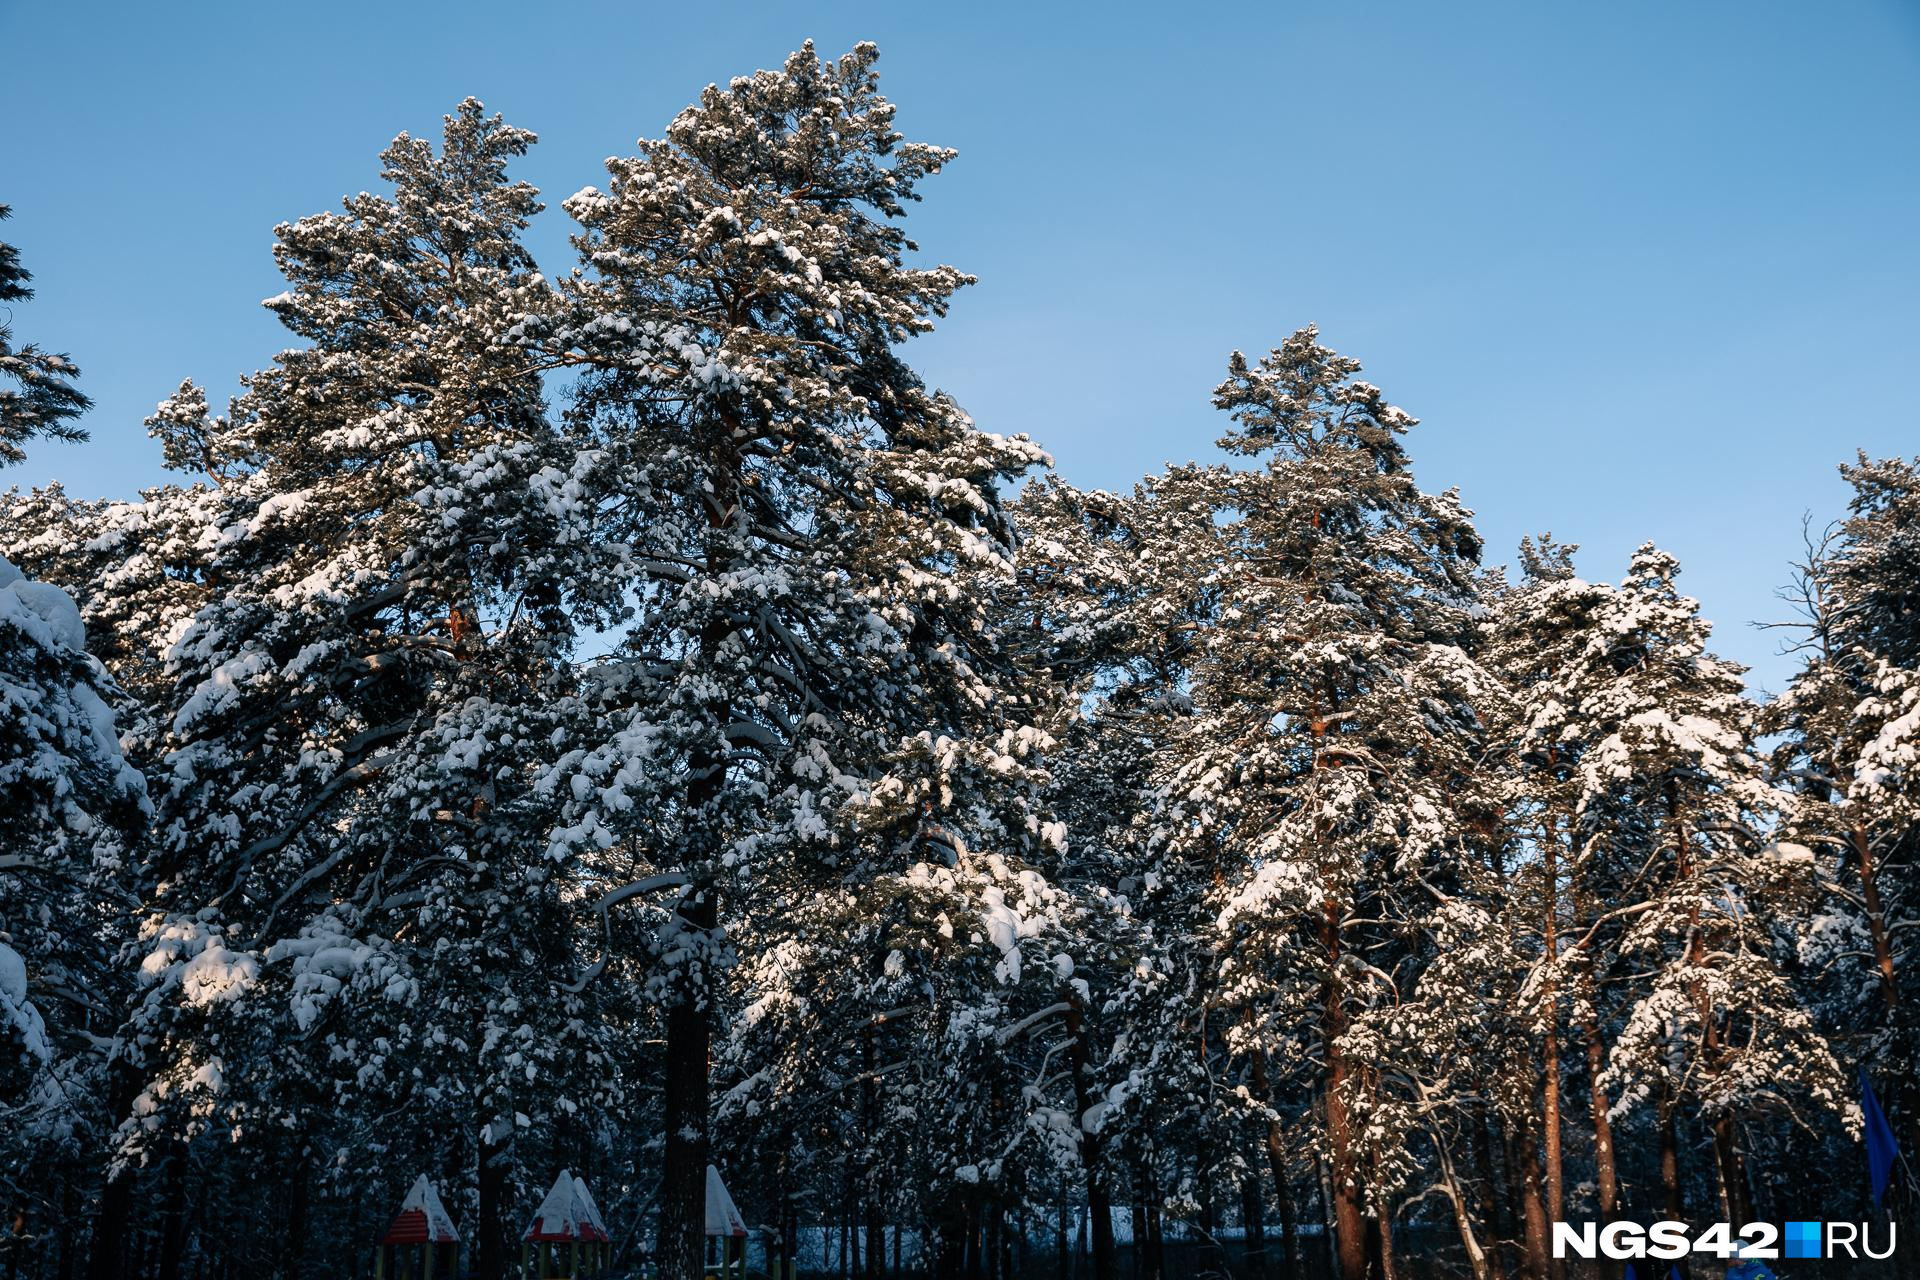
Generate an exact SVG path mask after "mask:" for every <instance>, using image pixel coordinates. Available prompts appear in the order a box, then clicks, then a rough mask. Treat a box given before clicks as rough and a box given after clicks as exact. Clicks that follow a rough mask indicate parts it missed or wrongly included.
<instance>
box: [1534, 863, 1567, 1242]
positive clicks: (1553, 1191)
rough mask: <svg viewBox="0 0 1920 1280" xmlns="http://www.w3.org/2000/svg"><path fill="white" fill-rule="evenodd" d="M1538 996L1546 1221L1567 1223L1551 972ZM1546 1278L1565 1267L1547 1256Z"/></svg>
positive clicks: (1556, 945)
mask: <svg viewBox="0 0 1920 1280" xmlns="http://www.w3.org/2000/svg"><path fill="white" fill-rule="evenodd" d="M1559 840H1560V833H1559V831H1558V829H1557V827H1553V828H1552V829H1549V831H1548V832H1547V839H1546V840H1545V841H1544V842H1543V845H1542V850H1541V852H1542V855H1543V857H1544V859H1545V863H1544V872H1545V877H1546V913H1545V928H1544V930H1543V941H1544V943H1545V948H1546V958H1547V963H1548V964H1549V965H1553V964H1557V963H1558V961H1559V958H1560V937H1559V919H1558V917H1559V914H1560V912H1559V901H1560V864H1559ZM1548 972H1549V976H1548V978H1547V981H1546V983H1545V989H1544V990H1543V991H1542V993H1541V1000H1542V1005H1543V1007H1544V1009H1545V1013H1546V1036H1545V1040H1544V1043H1543V1044H1542V1046H1541V1055H1540V1056H1541V1076H1542V1079H1541V1105H1540V1124H1541V1127H1542V1129H1543V1131H1544V1137H1545V1139H1546V1152H1547V1168H1546V1180H1547V1206H1546V1212H1547V1217H1548V1219H1549V1220H1550V1221H1553V1222H1564V1221H1566V1208H1567V1205H1566V1167H1565V1164H1564V1162H1563V1161H1562V1159H1561V1152H1560V1002H1559V1000H1558V998H1557V992H1556V988H1555V983H1554V979H1553V977H1552V970H1551V969H1550V970H1549V971H1548ZM1546 1264H1547V1274H1548V1275H1549V1276H1551V1277H1552V1280H1565V1277H1566V1274H1567V1265H1566V1263H1565V1261H1563V1260H1562V1259H1559V1258H1555V1257H1553V1256H1552V1255H1551V1252H1549V1254H1548V1256H1547V1259H1546Z"/></svg>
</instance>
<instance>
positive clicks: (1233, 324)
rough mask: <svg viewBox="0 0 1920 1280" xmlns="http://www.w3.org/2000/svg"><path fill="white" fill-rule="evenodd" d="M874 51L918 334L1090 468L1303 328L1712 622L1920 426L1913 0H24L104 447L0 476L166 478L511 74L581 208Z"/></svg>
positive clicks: (1429, 443)
mask: <svg viewBox="0 0 1920 1280" xmlns="http://www.w3.org/2000/svg"><path fill="white" fill-rule="evenodd" d="M808 36H812V37H814V38H815V40H816V41H817V42H818V43H819V45H820V47H821V49H822V50H823V51H825V52H830V53H837V52H840V51H842V50H844V49H845V48H846V47H847V46H848V45H850V44H851V43H852V42H854V41H856V40H859V39H872V40H875V41H877V42H878V43H879V45H880V47H881V50H882V53H883V57H882V60H881V69H882V82H883V85H884V88H885V91H886V92H887V93H888V94H889V95H890V96H891V97H893V98H894V99H895V101H897V102H898V103H899V104H900V106H901V114H900V122H901V125H902V128H903V129H904V130H905V131H906V133H907V134H908V135H909V136H910V137H914V138H917V139H922V140H926V141H930V142H938V143H942V144H945V145H949V146H954V147H957V148H959V150H960V159H959V161H958V163H957V164H956V165H955V166H954V167H953V168H952V169H950V170H949V171H948V173H947V174H945V175H943V176H941V177H940V178H938V179H936V180H935V181H933V182H932V183H930V184H928V187H927V189H926V190H927V201H926V203H925V204H924V205H922V206H920V208H919V209H917V210H916V211H915V213H914V215H913V217H912V219H911V225H912V226H913V230H914V234H915V235H916V236H917V238H918V239H919V240H920V241H921V243H922V245H923V246H924V247H925V248H926V250H927V251H928V253H929V254H930V255H932V256H934V257H938V258H940V259H942V260H945V261H950V262H953V263H955V264H956V265H958V266H961V267H963V268H965V269H967V270H970V271H973V272H975V273H977V274H978V275H979V276H980V277H981V283H980V285H979V287H977V288H976V289H973V290H969V291H968V292H967V293H965V294H963V295H962V297H961V299H960V301H959V303H958V305H957V306H956V309H955V312H954V314H953V316H952V318H951V320H950V321H949V323H948V324H947V325H946V326H945V328H944V330H943V331H942V332H941V333H939V334H937V335H935V336H934V337H932V338H929V339H925V340H923V341H922V342H921V344H920V350H919V351H918V352H917V353H916V359H917V362H918V363H919V364H920V366H921V367H922V368H923V369H924V370H925V371H926V372H927V374H928V376H929V378H930V380H931V381H934V382H936V383H938V384H940V385H942V386H945V387H946V388H947V389H949V390H951V391H952V392H954V393H955V394H956V395H957V396H958V397H959V399H960V400H961V402H962V403H964V404H965V405H967V406H968V408H969V409H970V410H971V411H972V412H973V414H974V416H975V417H976V418H977V419H978V421H979V422H980V423H981V424H982V425H983V426H984V427H986V428H988V429H991V430H996V431H1026V432H1029V433H1031V434H1033V435H1034V436H1036V437H1038V438H1040V439H1041V440H1042V441H1044V442H1045V443H1046V444H1047V445H1048V446H1049V447H1050V448H1051V449H1052V450H1053V452H1054V454H1055V456H1056V458H1057V459H1058V462H1059V466H1060V469H1061V471H1062V472H1063V473H1064V474H1065V475H1066V477H1067V478H1068V479H1070V480H1072V481H1074V482H1075V483H1078V484H1081V485H1088V486H1096V485H1097V486H1106V487H1120V486H1125V485H1127V484H1130V483H1131V482H1132V481H1133V480H1134V479H1135V478H1137V477H1138V476H1139V475H1141V474H1142V473H1144V472H1146V471H1148V470H1151V469H1154V468H1157V467H1159V466H1160V465H1161V464H1163V463H1164V462H1166V461H1168V460H1174V461H1181V460H1185V459H1188V458H1193V457H1207V456H1211V444H1210V442H1211V441H1212V439H1213V438H1214V437H1215V436H1216V435H1217V434H1218V432H1219V429H1220V427H1221V425H1222V424H1221V422H1220V421H1219V419H1218V417H1217V415H1216V414H1215V413H1214V412H1213V411H1212V410H1211V409H1210V408H1209V407H1208V404H1207V397H1208V392H1209V390H1210V389H1211V388H1212V386H1213V385H1214V383H1215V382H1216V381H1218V379H1219V376H1220V373H1221V370H1222V368H1223V365H1224V362H1225V358H1226V355H1227V352H1228V351H1229V350H1231V349H1232V348H1234V347H1241V348H1244V349H1246V350H1249V351H1257V350H1262V349H1264V348H1266V347H1268V346H1270V345H1272V344H1274V343H1276V342H1278V341H1279V339H1280V338H1281V337H1282V336H1284V335H1285V334H1286V333H1288V332H1289V331H1290V330H1292V329H1293V328H1294V327H1296V326H1297V325H1299V324H1302V323H1304V322H1307V321H1314V322H1317V323H1318V324H1319V325H1320V326H1321V331H1322V333H1323V335H1324V337H1325V339H1326V340H1327V341H1328V342H1330V343H1331V344H1332V345H1334V346H1335V347H1337V348H1339V349H1341V350H1343V351H1346V352H1349V353H1351V354H1353V355H1355V356H1357V357H1359V358H1360V359H1362V360H1363V361H1365V362H1366V364H1367V367H1368V373H1367V375H1366V376H1367V377H1368V378H1369V379H1370V380H1372V381H1374V382H1376V383H1378V384H1379V385H1380V386H1382V387H1383V388H1385V389H1386V391H1387V393H1388V395H1389V396H1390V397H1391V398H1392V399H1393V400H1394V401H1395V402H1396V403H1398V404H1400V405H1402V406H1403V407H1405V408H1406V409H1407V410H1408V411H1410V412H1412V413H1414V414H1416V415H1417V416H1419V417H1420V418H1421V419H1423V425H1422V426H1421V427H1420V428H1418V429H1416V432H1415V434H1414V436H1413V439H1412V441H1411V446H1412V449H1413V452H1414V456H1415V459H1416V462H1417V465H1418V471H1419V475H1420V477H1421V479H1422V481H1423V483H1424V484H1425V485H1426V486H1427V487H1429V488H1435V489H1438V488H1444V487H1447V486H1449V485H1458V486H1459V487H1460V488H1461V490H1462V491H1463V492H1464V494H1465V497H1466V500H1467V501H1468V503H1469V504H1470V505H1471V506H1473V507H1474V508H1475V509H1476V510H1477V511H1478V512H1479V519H1480V524H1481V528H1482V531H1483V532H1484V533H1485V535H1486V536H1487V538H1488V542H1489V546H1490V549H1491V550H1490V558H1492V559H1496V560H1499V559H1510V558H1511V554H1512V547H1513V545H1514V543H1515V542H1516V541H1517V539H1518V538H1519V536H1520V535H1521V534H1522V533H1523V532H1528V531H1538V530H1545V529H1550V530H1552V531H1553V532H1554V533H1555V534H1556V535H1558V536H1560V537H1561V538H1563V539H1566V540H1572V541H1576V542H1579V543H1581V544H1582V545H1583V547H1584V548H1585V550H1584V552H1583V554H1582V556H1581V568H1582V570H1583V572H1584V573H1586V574H1587V575H1588V576H1590V577H1617V576H1618V575H1619V574H1620V572H1621V571H1622V570H1623V568H1624V565H1625V559H1626V556H1627V554H1628V552H1629V551H1630V550H1631V548H1632V547H1633V546H1634V545H1636V544H1637V543H1638V542H1640V541H1641V540H1643V539H1647V538H1652V539H1655V540H1657V541H1659V542H1660V543H1662V544H1663V545H1665V546H1666V547H1668V548H1669V549H1671V550H1673V551H1674V552H1676V553H1677V554H1678V555H1680V556H1681V558H1682V560H1683V562H1684V564H1685V566H1686V577H1685V578H1684V579H1683V583H1684V585H1685V586H1686V587H1687V588H1688V589H1689V590H1690V591H1691V592H1692V593H1693V594H1695V595H1697V596H1699V597H1700V598H1701V599H1702V600H1703V601H1704V602H1705V604H1706V606H1707V609H1708V612H1709V614H1710V615H1711V616H1712V617H1713V618H1715V619H1716V620H1717V622H1718V624H1719V630H1718V637H1717V641H1718V645H1719V647H1720V648H1721V649H1722V650H1723V651H1724V652H1726V653H1728V654H1729V655H1730V656H1732V657H1735V658H1738V659H1740V660H1742V661H1745V662H1747V663H1749V664H1751V665H1753V666H1755V667H1756V673H1755V675H1756V678H1757V680H1758V682H1759V683H1760V684H1762V685H1764V686H1767V687H1770V688H1777V687H1778V686H1779V684H1780V681H1781V679H1782V677H1783V676H1784V675H1785V673H1786V671H1787V665H1786V664H1785V663H1784V662H1783V661H1782V660H1780V659H1778V658H1777V657H1774V656H1773V651H1774V649H1775V646H1776V643H1777V641H1776V638H1775V637H1774V636H1772V635H1766V634H1760V633H1756V632H1754V631H1752V630H1751V629H1750V628H1749V627H1748V626H1747V625H1746V624H1747V623H1748V622H1750V621H1752V620H1755V619H1760V618H1767V617H1774V616H1778V615H1779V613H1780V606H1779V605H1777V604H1776V603H1775V602H1774V600H1773V599H1772V595H1771V593H1772V591H1773V589H1774V588H1775V587H1776V586H1777V585H1778V584H1780V583H1781V582H1783V581H1785V580H1786V577H1787V562H1788V560H1789V559H1790V557H1791V556H1792V555H1793V554H1794V553H1795V552H1796V550H1797V549H1798V545H1799V522H1800V517H1801V513H1802V512H1804V511H1809V510H1810V511H1812V512H1813V513H1815V515H1816V517H1818V518H1821V519H1824V518H1827V517H1830V516H1833V515H1836V514H1838V513H1839V510H1840V505H1841V502H1842V501H1843V493H1844V490H1843V488H1842V486H1841V484H1840V483H1839V481H1838V479H1837V477H1836V475H1835V472H1834V467H1835V464H1837V463H1839V462H1841V461H1843V460H1845V459H1847V458H1849V457H1850V456H1851V454H1852V451H1853V450H1854V449H1855V448H1856V447H1859V448H1865V449H1867V450H1868V451H1869V452H1873V453H1877V454H1890V453H1907V454H1912V453H1916V452H1920V414H1916V411H1915V408H1914V397H1915V395H1916V392H1920V361H1916V359H1915V356H1916V354H1917V353H1920V208H1917V207H1916V206H1917V205H1920V164H1916V161H1917V160H1920V3H1916V2H1915V0H1877V2H1876V0H1840V2H1837V3H1833V4H1824V5H1809V4H1804V3H1800V4H1784V3H1726V4H1709V3H1685V4H1672V3H1658V4H1606V5H1584V6H1576V5H1566V4H1538V3H1528V4H1512V5H1479V4H1467V3H1462V4H1438V5H1437V4H1360V3H1350V4H1338V5H1336V4H1299V3H1290V2H1287V0H1275V2H1272V3H1266V4H1249V5H1245V6H1213V5H1201V4H1176V3H1157V4H1151V5H1147V4H1137V5H1136V4H1125V3H1110V4H1103V5H1094V4H1087V5H1075V6H1068V5H1046V4H1040V3H1032V2H1029V3H1023V4H1015V5H997V4H974V3H969V4H938V5H936V4H905V3H895V4H888V5H881V4H871V5H807V4H797V3H784V4H781V3H760V2H754V3H749V2H746V0H734V2H725V0H716V2H714V3H707V4H676V5H672V6H664V5H659V6H656V5H651V4H642V3H629V4H569V5H566V6H557V7H553V8H551V9H546V8H540V7H537V6H534V5H530V4H504V3H496V2H493V0H484V2H468V3H460V4H453V3H434V4H428V3H395V2H393V0H387V2H386V3H381V4H366V3H359V2H357V0H348V2H343V3H330V4H325V5H314V4H273V5H265V4H216V3H194V4H171V5H161V4H151V3H140V4H133V3H128V4H123V5H98V4H87V3H80V2H69V3H63V4H30V3H26V2H25V0H0V48H4V49H5V50H6V53H5V55H4V58H5V62H6V65H7V70H6V74H5V76H4V77H0V120H4V121H5V125H4V131H3V132H0V139H3V141H0V203H11V204H12V205H14V206H15V216H14V218H13V220H12V221H11V222H10V223H8V224H6V225H5V227H4V230H0V236H3V237H4V238H6V239H8V240H10V241H11V242H13V243H15V244H17V245H19V246H20V247H21V249H22V252H23V254H24V257H25V260H26V264H27V266H28V267H29V268H30V269H32V270H33V271H34V272H35V274H36V277H37V280H36V285H37V286H38V287H39V288H40V290H41V296H40V297H39V298H37V299H36V300H35V301H33V302H32V303H30V304H27V305H26V306H23V307H20V308H18V310H17V315H16V321H17V332H18V335H19V336H20V337H21V338H23V339H27V340H32V341H38V342H41V343H43V344H44V345H48V346H51V347H53V348H55V349H65V350H70V351H71V352H72V353H73V355H74V357H75V358H76V360H77V361H78V362H79V363H80V364H81V366H82V368H83V369H84V370H85V378H84V385H85V387H86V389H87V390H88V391H89V392H90V393H91V394H92V395H93V396H94V398H95V399H96V401H97V402H98V405H97V408H96V409H95V411H94V412H93V414H92V415H91V416H90V417H89V418H88V420H87V423H86V425H87V426H88V427H90V428H91V430H92V431H93V435H94V439H93V442H92V443H91V444H89V445H84V446H75V447H66V446H45V445H43V446H41V447H40V448H39V449H38V451H37V453H36V454H35V456H33V457H32V458H30V460H29V461H28V463H27V464H26V465H24V466H22V467H18V468H15V469H13V470H11V471H10V472H7V473H4V474H0V483H17V484H21V485H28V484H38V483H42V482H44V481H46V480H48V479H50V478H59V479H61V480H63V481H65V482H66V483H67V485H68V487H69V488H70V489H71V490H73V491H75V492H77V493H80V494H85V495H95V494H113V495H131V494H132V493H133V492H134V490H135V489H137V488H138V487H140V486H142V485H144V484H149V483H153V482H155V481H157V480H159V479H161V478H162V476H163V473H162V472H161V469H160V465H159V450H158V449H157V448H156V447H155V446H154V445H153V443H152V442H151V441H149V440H147V439H146V437H145V435H144V432H143V430H142V428H141V426H140V420H141V418H142V417H144V416H145V414H146V413H147V412H148V411H149V410H150V409H151V407H152V405H153V404H154V402H155V401H157V400H158V399H159V398H160V397H161V396H163V395H165V394H166V393H167V392H168V391H169V390H171V388H172V387H173V386H174V385H176V384H177V383H178V382H179V380H180V379H181V378H182V377H185V376H188V375H191V376H193V377H194V378H196V379H199V380H201V381H203V382H204V383H206V384H207V385H208V386H209V387H210V389H212V390H214V391H215V392H216V394H224V393H225V392H227V391H228V390H229V389H230V388H231V387H232V384H233V378H234V377H235V375H237V374H239V373H242V372H244V371H247V370H251V369H254V368H257V367H260V366H261V365H264V364H265V363H267V362H268V361H269V359H270V358H271V356H272V354H273V352H274V351H275V350H277V349H278V348H279V347H280V346H281V345H283V341H282V338H281V335H280V331H279V329H278V327H277V326H276V325H275V324H274V323H273V321H272V320H271V318H270V317H269V316H268V315H267V314H266V313H265V312H264V311H263V310H261V309H260V307H259V306H258V305H257V304H258V300H259V299H261V298H265V297H267V296H269V295H271V294H273V293H277V292H278V291H279V289H280V287H281V286H280V284H279V283H278V278H277V276H276V275H275V273H274V270H273V263H272V259H271V257H270V254H269V249H270V246H271V243H272V235H271V232H272V228H273V226H274V224H275V223H276V222H278V221H281V220H283V219H289V218H294V217H298V216H300V215H303V214H307V213H312V212H317V211H319V210H322V209H327V208H331V207H335V205H336V203H337V201H338V199H339V197H340V196H341V195H342V194H343V193H346V192H350V191H357V190H361V189H363V188H369V187H372V186H374V185H375V183H376V181H377V164H376V161H375V159H374V157H375V154H376V153H377V152H378V151H379V150H380V148H381V147H382V145H384V143H385V142H386V141H387V140H388V139H389V138H391V137H392V136H393V135H394V134H395V133H397V132H399V131H401V130H403V129H405V130H410V131H412V132H415V133H437V129H438V124H439V117H440V115H441V114H442V113H443V112H445V111H447V110H449V109H450V108H451V107H452V105H453V104H454V103H455V102H456V101H458V99H459V98H461V97H462V96H463V95H466V94H476V95H478V96H480V97H482V98H483V99H484V100H485V101H486V102H487V103H488V105H489V106H490V107H493V108H495V109H498V110H500V111H503V112H504V113H505V114H506V115H507V117H508V119H510V120H511V121H513V122H514V123H516V124H521V125H524V126H526V127H529V128H532V129H535V130H537V131H538V132H539V133H540V135H541V137H542V143H541V145H540V146H539V147H538V148H537V149H536V151H535V153H534V155H533V156H532V157H531V158H530V161H529V162H528V163H527V164H526V165H525V166H524V167H523V168H522V169H521V171H520V172H521V174H522V176H525V177H526V178H528V179H530V180H531V181H533V182H535V183H537V184H538V185H539V186H540V187H541V188H542V189H543V191H545V192H546V194H547V196H548V198H549V201H550V203H551V204H553V205H554V206H555V207H553V208H551V209H550V210H549V212H548V213H547V214H546V215H544V216H543V217H542V219H541V220H540V222H539V224H538V226H537V228H536V231H535V236H534V243H535V248H536V250H537V252H538V253H539V254H540V256H541V260H542V263H543V265H545V266H546V267H547V269H548V270H549V271H550V272H554V273H558V272H559V271H562V270H564V269H565V268H566V267H567V265H569V256H568V251H567V247H566V243H565V236H566V232H567V220H566V217H565V215H564V214H563V213H561V212H560V211H559V209H558V208H557V204H558V201H559V200H560V199H562V198H564V197H565V196H566V195H568V194H570V193H572V192H574V191H576V190H578V189H579V188H581V187H583V186H586V185H588V184H590V183H596V182H598V181H600V180H601V178H602V170H601V160H602V159H603V158H604V157H606V156H608V155H611V154H615V153H620V152H624V151H626V150H627V149H628V148H630V146H631V144H632V142H633V140H634V139H635V138H636V137H639V136H641V135H647V136H657V135H658V134H659V132H660V131H661V129H662V127H663V126H664V125H665V123H666V122H667V120H669V119H670V118H671V117H672V116H673V114H674V113H675V112H676V111H677V110H678V109H679V108H680V107H681V106H683V105H684V104H686V103H687V102H688V101H690V100H691V99H692V98H693V97H694V96H695V95H696V94H697V93H698V91H699V90H700V88H701V87H702V86H703V85H705V84H707V83H708V82H709V81H714V80H721V81H724V80H725V79H727V78H729V77H731V76H733V75H736V74H741V73H744V72H748V71H751V70H753V69H755V68H757V67H763V66H771V65H775V64H777V63H778V62H779V61H780V60H781V58H782V57H783V56H784V55H785V54H786V53H787V51H788V50H790V49H791V48H793V47H795V46H796V45H798V44H799V42H800V41H801V40H802V39H804V38H806V37H808Z"/></svg>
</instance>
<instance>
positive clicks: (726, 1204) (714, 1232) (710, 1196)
mask: <svg viewBox="0 0 1920 1280" xmlns="http://www.w3.org/2000/svg"><path fill="white" fill-rule="evenodd" d="M707 1234H708V1235H710V1236H744V1235H746V1234H747V1220H746V1219H745V1218H743V1217H741V1216H740V1210H738V1209H736V1208H734V1205H733V1197H732V1196H730V1195H728V1194H727V1184H726V1183H724V1182H722V1181H720V1171H719V1170H718V1169H716V1168H714V1167H713V1166H712V1165H708V1166H707Z"/></svg>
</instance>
